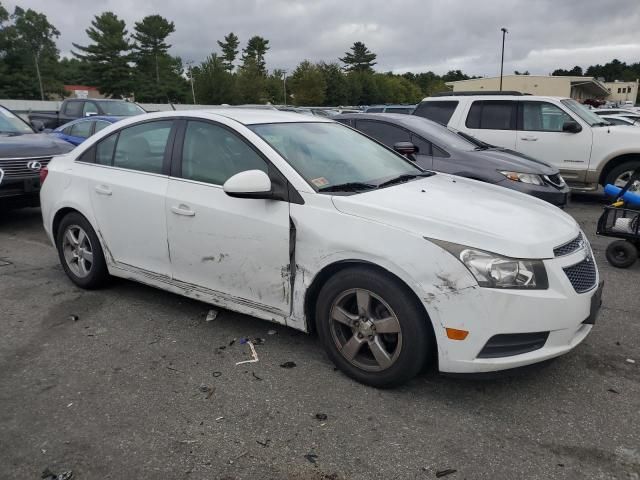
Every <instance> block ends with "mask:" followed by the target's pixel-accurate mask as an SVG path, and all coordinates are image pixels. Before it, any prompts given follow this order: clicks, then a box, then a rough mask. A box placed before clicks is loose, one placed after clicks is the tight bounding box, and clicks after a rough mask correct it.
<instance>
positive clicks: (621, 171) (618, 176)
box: [605, 161, 640, 193]
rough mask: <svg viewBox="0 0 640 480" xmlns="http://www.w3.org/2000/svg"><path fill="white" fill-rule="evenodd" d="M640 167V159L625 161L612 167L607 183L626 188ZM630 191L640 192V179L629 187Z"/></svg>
mask: <svg viewBox="0 0 640 480" xmlns="http://www.w3.org/2000/svg"><path fill="white" fill-rule="evenodd" d="M638 169H640V161H632V162H625V163H622V164H620V165H618V166H617V167H614V168H613V169H611V171H610V172H609V173H608V174H607V179H606V181H605V184H611V185H615V186H616V187H620V188H624V187H625V185H626V184H627V182H628V181H629V179H631V175H633V172H634V171H636V170H638ZM629 191H630V192H636V193H637V192H640V180H636V181H635V182H633V185H631V187H630V188H629Z"/></svg>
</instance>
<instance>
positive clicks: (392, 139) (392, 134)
mask: <svg viewBox="0 0 640 480" xmlns="http://www.w3.org/2000/svg"><path fill="white" fill-rule="evenodd" d="M356 128H357V129H358V130H360V131H361V132H363V133H366V134H367V135H369V136H370V137H373V138H375V139H376V140H378V141H379V142H381V143H384V144H385V145H386V146H387V147H391V148H393V145H394V144H396V143H398V142H410V141H411V134H410V133H409V132H408V131H407V130H405V129H403V128H400V127H397V126H396V125H391V124H390V123H384V122H376V121H374V120H356Z"/></svg>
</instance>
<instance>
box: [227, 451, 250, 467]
mask: <svg viewBox="0 0 640 480" xmlns="http://www.w3.org/2000/svg"><path fill="white" fill-rule="evenodd" d="M247 453H249V452H248V451H247V450H245V451H244V452H242V453H241V454H240V455H236V456H235V457H234V458H233V459H232V460H229V464H233V462H234V460H238V459H239V458H242V457H244V456H245V455H246V454H247Z"/></svg>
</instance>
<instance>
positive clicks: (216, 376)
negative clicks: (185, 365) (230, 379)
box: [211, 372, 222, 378]
mask: <svg viewBox="0 0 640 480" xmlns="http://www.w3.org/2000/svg"><path fill="white" fill-rule="evenodd" d="M211 375H213V376H214V378H218V377H219V376H221V375H222V372H213V373H212V374H211Z"/></svg>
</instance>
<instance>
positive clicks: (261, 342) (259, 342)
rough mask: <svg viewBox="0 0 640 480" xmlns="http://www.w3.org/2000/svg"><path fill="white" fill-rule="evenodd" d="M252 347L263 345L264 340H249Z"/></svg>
mask: <svg viewBox="0 0 640 480" xmlns="http://www.w3.org/2000/svg"><path fill="white" fill-rule="evenodd" d="M251 343H253V344H254V345H264V338H254V339H253V340H251Z"/></svg>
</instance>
